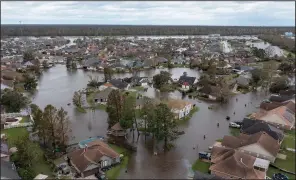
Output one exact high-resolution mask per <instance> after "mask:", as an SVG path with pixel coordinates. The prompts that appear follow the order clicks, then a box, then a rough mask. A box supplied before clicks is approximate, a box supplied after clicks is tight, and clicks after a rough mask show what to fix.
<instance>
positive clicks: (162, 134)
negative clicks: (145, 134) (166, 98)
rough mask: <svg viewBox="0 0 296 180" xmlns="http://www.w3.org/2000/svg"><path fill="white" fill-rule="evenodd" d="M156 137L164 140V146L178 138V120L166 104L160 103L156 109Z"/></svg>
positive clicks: (166, 146)
mask: <svg viewBox="0 0 296 180" xmlns="http://www.w3.org/2000/svg"><path fill="white" fill-rule="evenodd" d="M155 115H156V116H155V120H156V123H155V125H156V126H155V130H154V133H155V137H156V139H157V140H158V141H159V140H164V148H168V142H169V141H171V140H174V139H175V138H176V134H175V132H176V131H175V130H176V127H177V124H176V121H175V120H174V116H173V114H172V112H171V110H170V109H169V108H168V106H167V105H166V104H163V103H160V104H159V105H157V106H156V109H155Z"/></svg>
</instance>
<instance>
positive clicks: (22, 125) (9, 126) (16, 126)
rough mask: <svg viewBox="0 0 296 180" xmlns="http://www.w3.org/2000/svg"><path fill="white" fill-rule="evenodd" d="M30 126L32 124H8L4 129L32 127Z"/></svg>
mask: <svg viewBox="0 0 296 180" xmlns="http://www.w3.org/2000/svg"><path fill="white" fill-rule="evenodd" d="M32 125H33V123H32V122H28V123H20V124H9V125H4V129H10V128H18V127H28V126H32Z"/></svg>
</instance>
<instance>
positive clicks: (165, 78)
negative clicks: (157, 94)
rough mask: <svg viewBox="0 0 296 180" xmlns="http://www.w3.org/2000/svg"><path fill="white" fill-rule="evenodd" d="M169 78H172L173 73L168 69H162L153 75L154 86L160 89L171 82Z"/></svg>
mask: <svg viewBox="0 0 296 180" xmlns="http://www.w3.org/2000/svg"><path fill="white" fill-rule="evenodd" d="M169 80H171V74H170V73H169V72H166V71H160V74H156V75H155V76H153V86H154V87H155V88H156V89H159V90H160V89H161V88H162V87H164V86H165V85H167V84H168V83H169Z"/></svg>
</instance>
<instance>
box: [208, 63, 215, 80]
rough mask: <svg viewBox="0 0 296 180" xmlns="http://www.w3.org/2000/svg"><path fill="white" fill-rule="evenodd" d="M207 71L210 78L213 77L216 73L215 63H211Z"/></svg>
mask: <svg viewBox="0 0 296 180" xmlns="http://www.w3.org/2000/svg"><path fill="white" fill-rule="evenodd" d="M207 73H208V74H209V75H210V77H211V78H212V77H215V75H216V73H217V69H216V65H214V64H211V65H210V66H209V68H208V70H207Z"/></svg>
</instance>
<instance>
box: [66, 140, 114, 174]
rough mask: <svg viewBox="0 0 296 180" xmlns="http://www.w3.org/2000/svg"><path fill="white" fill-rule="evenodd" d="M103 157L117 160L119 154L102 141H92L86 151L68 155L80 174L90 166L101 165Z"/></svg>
mask: <svg viewBox="0 0 296 180" xmlns="http://www.w3.org/2000/svg"><path fill="white" fill-rule="evenodd" d="M103 156H108V157H110V158H117V157H119V154H118V153H117V152H115V151H114V150H113V149H111V148H110V147H109V146H108V144H106V143H104V142H103V141H101V140H95V141H92V142H90V143H88V144H87V147H86V148H85V149H79V150H76V151H73V152H71V153H69V154H68V157H69V158H70V159H71V161H72V163H73V164H74V165H75V166H76V167H77V169H78V170H79V171H80V172H83V171H84V170H85V169H86V168H87V167H88V166H89V165H90V164H93V163H99V162H100V159H101V157H103Z"/></svg>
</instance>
